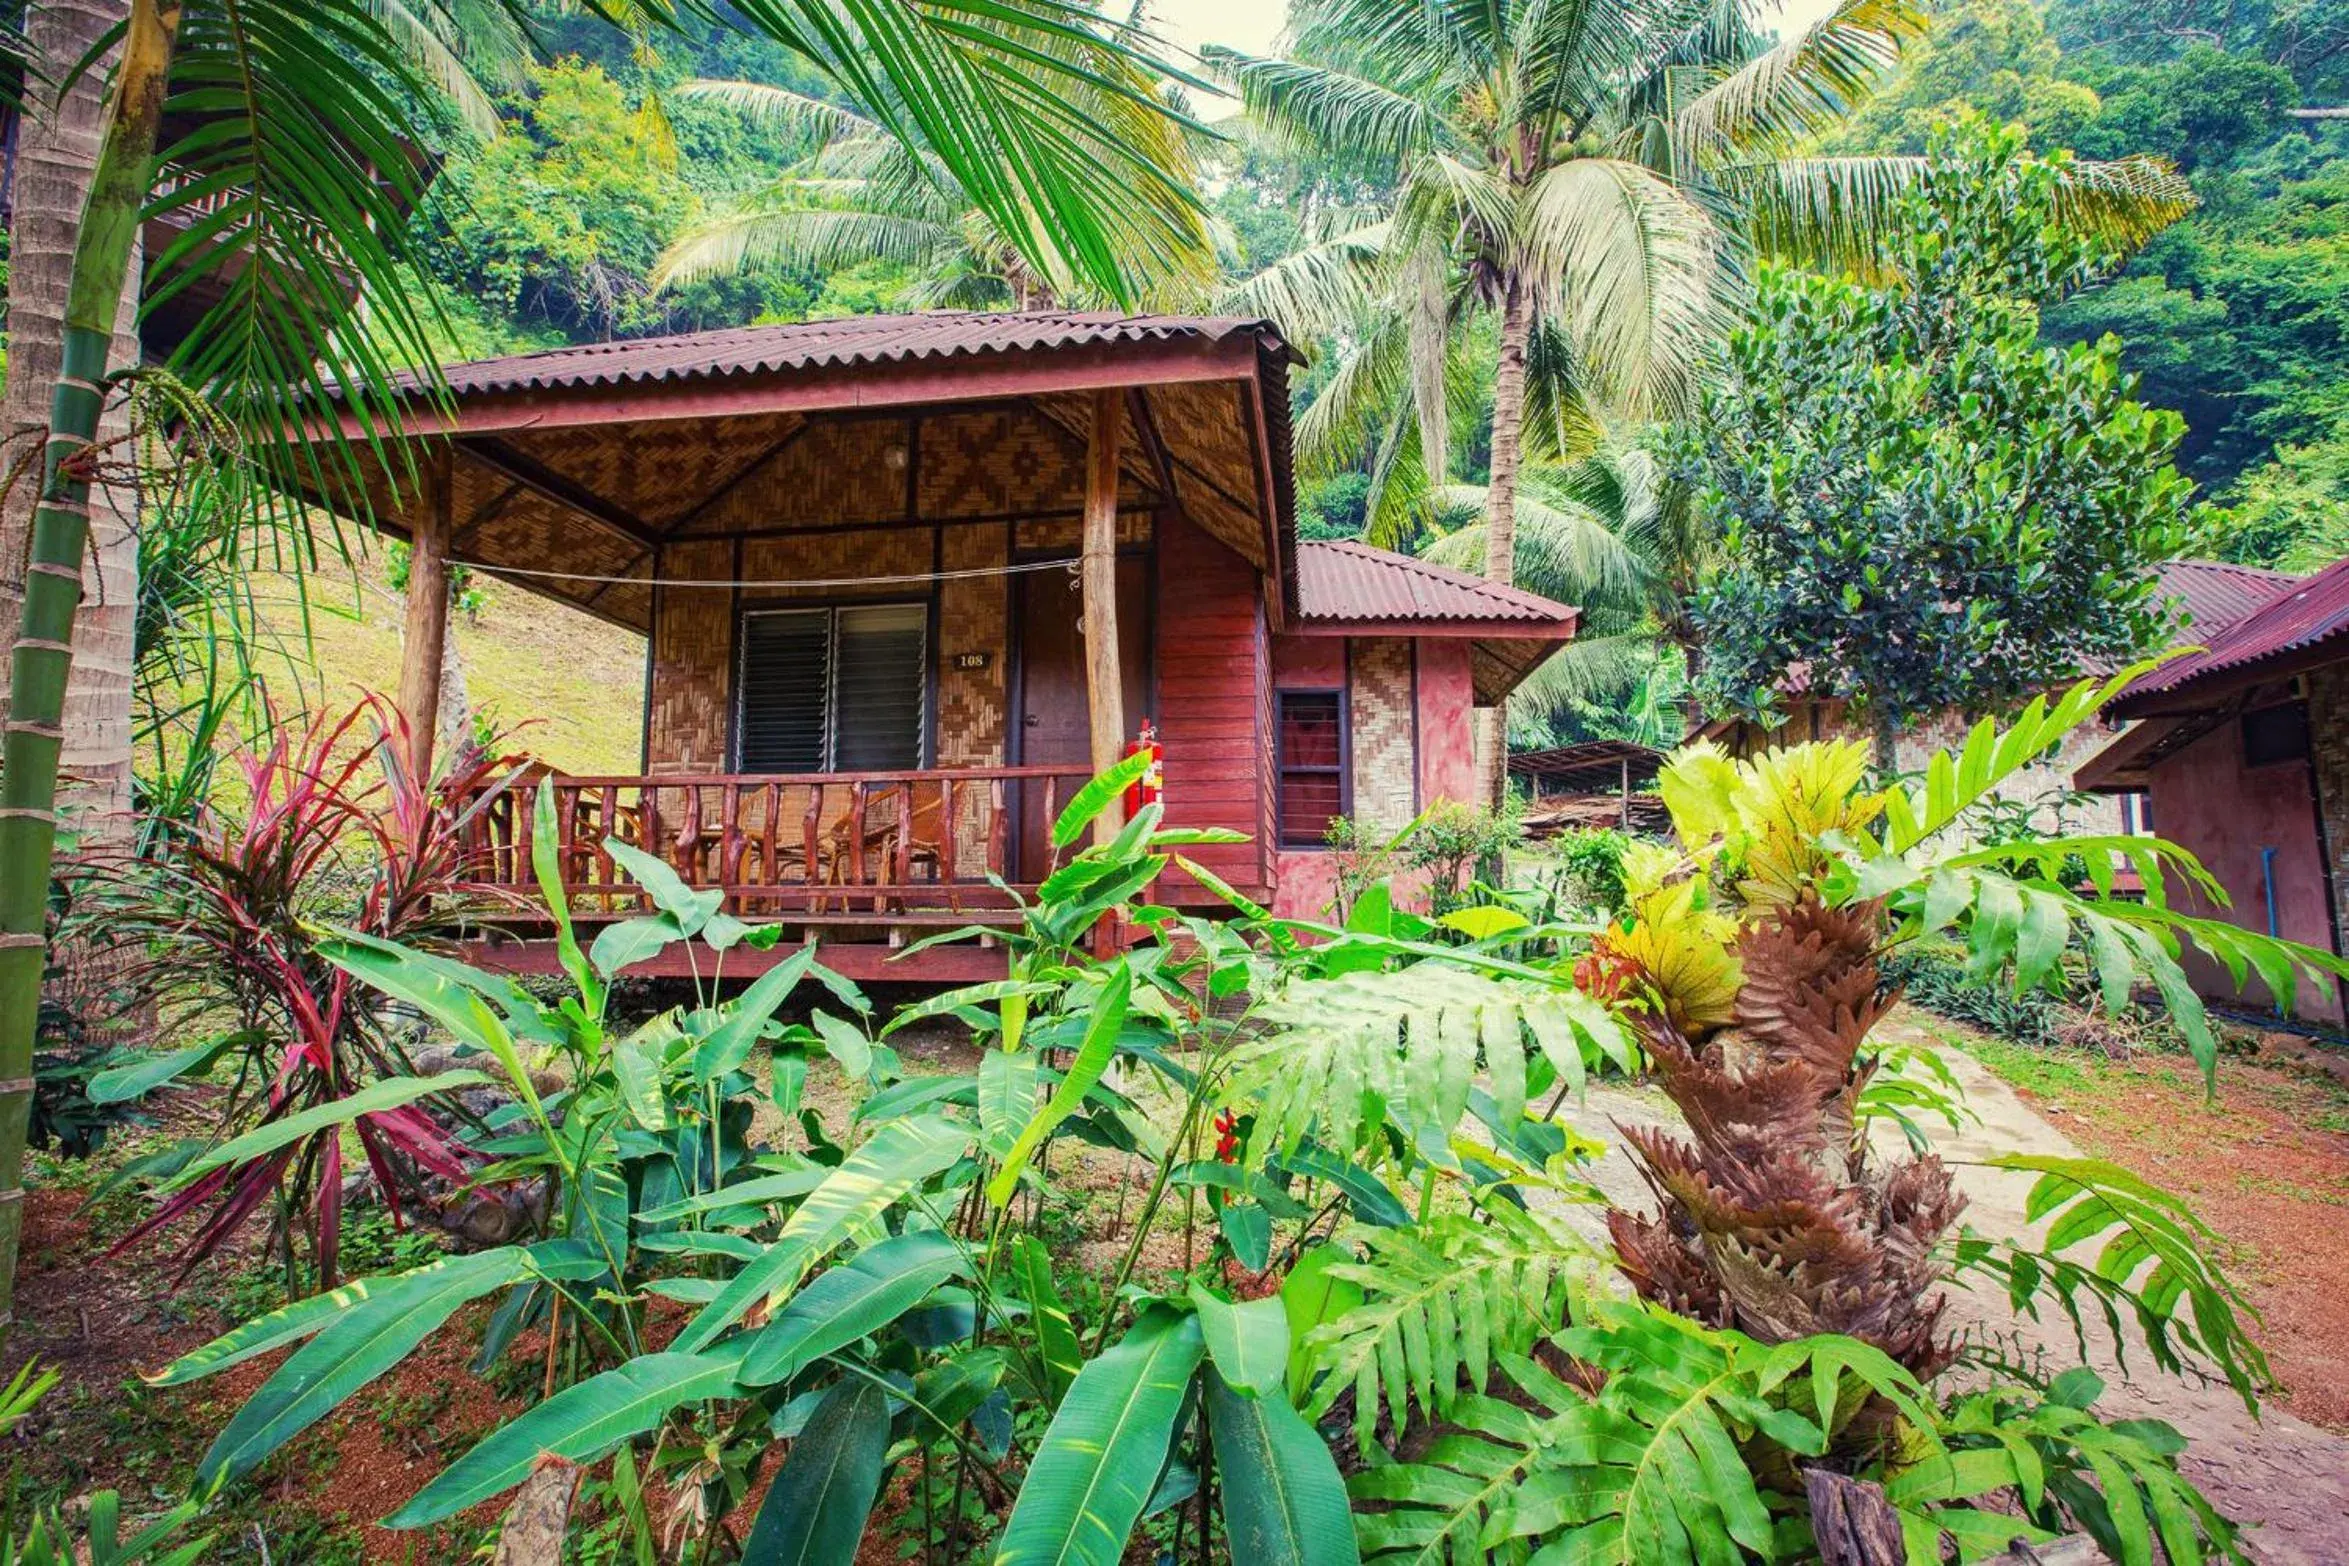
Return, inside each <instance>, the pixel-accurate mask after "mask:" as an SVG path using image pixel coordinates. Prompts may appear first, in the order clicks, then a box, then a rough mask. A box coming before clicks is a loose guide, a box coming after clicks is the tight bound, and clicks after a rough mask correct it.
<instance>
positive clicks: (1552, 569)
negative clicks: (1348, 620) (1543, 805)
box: [1371, 431, 1717, 741]
mask: <svg viewBox="0 0 2349 1566" xmlns="http://www.w3.org/2000/svg"><path fill="white" fill-rule="evenodd" d="M1489 500H1490V496H1489V490H1488V486H1485V485H1482V484H1461V483H1453V484H1443V485H1436V486H1433V487H1431V488H1430V489H1429V490H1428V492H1427V495H1426V499H1425V503H1424V505H1423V507H1421V508H1420V509H1419V511H1418V513H1417V515H1416V516H1415V517H1414V518H1412V519H1411V520H1412V521H1413V523H1414V524H1415V525H1417V526H1419V527H1420V528H1421V534H1420V536H1419V537H1418V538H1417V540H1416V542H1417V545H1418V551H1419V553H1420V554H1421V555H1423V556H1425V557H1426V558H1427V559H1430V560H1433V561H1436V562H1437V563H1438V564H1441V565H1448V566H1451V567H1452V568H1453V569H1455V570H1461V571H1481V570H1482V569H1483V568H1484V563H1485V540H1486V537H1487V535H1488V528H1487V523H1486V513H1487V509H1488V505H1489ZM1371 541H1372V542H1373V543H1379V542H1388V540H1384V539H1380V538H1376V537H1374V538H1372V539H1371ZM1395 542H1404V541H1400V540H1398V541H1395ZM1716 548H1717V540H1716V539H1715V538H1714V537H1713V535H1712V534H1711V533H1710V532H1709V531H1708V530H1706V529H1705V528H1703V527H1701V526H1700V525H1698V522H1697V519H1696V517H1695V514H1694V511H1693V508H1691V507H1690V505H1689V504H1688V495H1687V492H1686V489H1685V487H1684V486H1682V485H1679V484H1677V483H1674V482H1673V481H1672V480H1671V478H1670V477H1669V476H1668V475H1667V474H1665V473H1664V472H1663V471H1662V470H1661V468H1660V466H1659V465H1658V463H1657V461H1656V459H1655V457H1654V455H1653V454H1652V453H1651V452H1650V451H1648V450H1647V449H1646V448H1645V447H1644V446H1642V445H1641V444H1640V443H1639V442H1637V441H1636V440H1634V439H1632V438H1631V437H1629V436H1626V435H1623V434H1621V433H1617V432H1613V431H1609V432H1605V433H1603V434H1602V435H1601V436H1600V437H1599V438H1598V445H1597V447H1596V449H1595V450H1593V451H1592V452H1591V453H1590V454H1588V455H1587V456H1583V457H1580V458H1576V459H1575V460H1573V461H1570V462H1564V463H1559V462H1541V463H1535V464H1529V465H1528V466H1527V468H1526V470H1525V473H1524V483H1523V485H1522V487H1521V488H1520V490H1519V493H1518V497H1517V560H1516V565H1515V571H1516V579H1517V581H1518V583H1519V584H1520V585H1522V586H1524V587H1528V588H1530V589H1532V590H1533V591H1535V592H1537V593H1541V594H1543V595H1545V596H1547V597H1550V598H1555V599H1557V600H1558V601H1559V602H1561V603H1570V604H1574V605H1576V606H1578V607H1579V608H1580V609H1581V610H1582V618H1581V621H1580V623H1579V624H1578V626H1577V627H1576V634H1575V638H1574V640H1573V641H1571V642H1569V643H1567V644H1566V645H1565V646H1564V647H1561V648H1560V649H1558V651H1557V653H1556V654H1555V655H1553V656H1552V657H1550V658H1549V659H1547V660H1546V661H1545V662H1544V663H1543V664H1542V666H1541V667H1540V668H1538V669H1536V670H1535V671H1534V672H1533V674H1532V675H1531V676H1529V677H1528V678H1527V680H1526V681H1525V683H1524V684H1522V685H1520V686H1519V687H1518V688H1517V689H1516V691H1514V692H1513V693H1512V694H1511V697H1510V719H1511V722H1512V724H1513V725H1514V726H1515V727H1516V728H1517V729H1520V730H1522V731H1523V732H1524V733H1526V734H1530V735H1535V736H1539V735H1542V734H1545V733H1549V734H1554V733H1555V732H1556V730H1557V729H1558V727H1559V726H1561V725H1563V724H1567V723H1570V722H1587V720H1588V716H1589V713H1590V711H1591V710H1592V709H1593V708H1594V707H1596V706H1598V705H1600V704H1603V703H1612V702H1617V701H1621V700H1636V701H1641V702H1644V704H1645V707H1646V708H1647V709H1649V710H1647V712H1646V715H1645V716H1643V717H1641V718H1640V719H1639V722H1638V727H1639V728H1640V731H1641V735H1640V737H1643V738H1644V737H1645V736H1646V735H1647V734H1648V733H1649V732H1650V731H1653V732H1654V733H1656V734H1665V735H1668V738H1669V739H1670V740H1672V741H1677V740H1678V738H1679V735H1680V732H1681V729H1682V727H1683V724H1682V720H1681V718H1680V716H1679V715H1677V714H1674V713H1669V712H1666V711H1665V710H1664V708H1663V707H1660V706H1658V705H1657V702H1658V701H1659V700H1662V701H1664V702H1665V703H1666V705H1669V701H1670V699H1671V698H1670V695H1669V693H1670V692H1672V691H1674V690H1676V689H1678V688H1680V687H1683V686H1685V684H1686V679H1685V670H1686V668H1687V664H1688V660H1689V659H1690V658H1691V657H1692V656H1693V655H1694V652H1695V649H1696V626H1695V622H1694V621H1693V620H1692V619H1691V618H1690V616H1689V613H1688V603H1689V600H1690V597H1691V596H1692V595H1693V593H1694V591H1695V589H1696V587H1697V585H1698V583H1699V582H1700V581H1702V580H1703V577H1704V574H1705V572H1706V571H1707V569H1709V567H1710V566H1711V564H1712V562H1713V558H1714V554H1715V550H1716ZM1674 666H1676V667H1677V668H1679V669H1680V670H1681V671H1682V673H1681V676H1680V677H1678V678H1675V677H1674V676H1673V675H1672V674H1670V673H1669V672H1667V671H1668V670H1669V669H1670V668H1671V667H1674ZM1659 693H1664V694H1662V695H1659ZM1622 737H1631V736H1628V735H1627V736H1622Z"/></svg>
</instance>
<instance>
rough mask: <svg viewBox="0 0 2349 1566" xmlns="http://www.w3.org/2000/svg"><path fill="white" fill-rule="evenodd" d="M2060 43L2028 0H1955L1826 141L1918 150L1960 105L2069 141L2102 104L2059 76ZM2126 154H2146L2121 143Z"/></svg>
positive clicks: (2049, 142) (1847, 147)
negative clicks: (1886, 79) (1888, 77)
mask: <svg viewBox="0 0 2349 1566" xmlns="http://www.w3.org/2000/svg"><path fill="white" fill-rule="evenodd" d="M2062 67H2063V49H2062V48H2061V46H2059V45H2058V44H2057V43H2056V41H2055V39H2054V38H2053V37H2052V36H2051V35H2050V34H2049V32H2048V30H2047V23H2046V20H2045V18H2043V17H2042V16H2041V14H2040V11H2039V7H2038V6H2037V5H2036V4H2034V3H2033V0H1955V3H1954V4H1944V5H1940V6H1936V7H1935V8H1934V15H1933V25H1932V27H1931V28H1930V29H1929V30H1928V31H1927V32H1926V34H1925V36H1924V37H1923V38H1922V39H1920V40H1918V41H1917V42H1916V43H1913V44H1911V45H1910V46H1909V47H1908V48H1906V49H1904V50H1902V51H1901V61H1900V69H1899V71H1898V72H1897V73H1896V74H1895V76H1894V78H1893V79H1892V80H1891V81H1890V82H1888V83H1886V84H1885V86H1884V87H1883V89H1882V90H1881V91H1879V92H1878V93H1877V94H1876V95H1875V96H1874V97H1872V98H1870V99H1869V100H1868V101H1867V102H1866V103H1865V104H1863V105H1861V107H1860V108H1859V110H1858V112H1856V113H1855V114H1853V115H1852V117H1851V121H1850V123H1849V124H1848V125H1846V126H1845V127H1843V128H1842V129H1841V130H1839V131H1837V132H1836V133H1835V134H1834V135H1833V136H1831V137H1830V138H1829V145H1830V146H1832V147H1833V148H1835V149H1837V150H1839V151H1846V152H1874V153H1885V152H1897V153H1921V152H1923V151H1924V150H1925V145H1926V143H1927V141H1928V140H1929V139H1930V138H1931V136H1932V134H1933V128H1934V126H1936V125H1937V124H1939V123H1941V122H1942V121H1944V120H1947V119H1950V118H1952V117H1953V116H1955V115H1957V114H1961V113H1963V112H1965V111H1966V110H1969V109H1974V110H1979V111H1981V112H1982V113H1984V114H1987V115H1989V116H1990V117H1991V118H1992V119H1995V120H1999V121H2001V122H2006V123H2019V124H2021V125H2023V126H2025V127H2027V128H2028V129H2029V130H2030V132H2031V136H2032V139H2033V140H2034V141H2035V142H2037V143H2038V144H2039V145H2041V146H2045V147H2075V146H2077V144H2078V143H2077V141H2076V138H2077V136H2078V135H2079V133H2080V131H2081V129H2082V128H2083V127H2084V126H2086V125H2087V124H2089V123H2090V122H2091V121H2093V120H2094V119H2095V117H2096V114H2097V111H2098V110H2099V109H2100V108H2101V107H2102V105H2101V104H2100V102H2099V101H2098V99H2097V96H2096V93H2095V91H2094V89H2092V88H2089V87H2087V86H2084V85H2082V84H2081V83H2078V82H2075V81H2071V80H2068V79H2066V78H2065V76H2064V75H2063V71H2062ZM2124 150H2125V151H2132V152H2135V151H2150V150H2152V149H2150V148H2142V147H2129V148H2126V149H2124Z"/></svg>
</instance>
